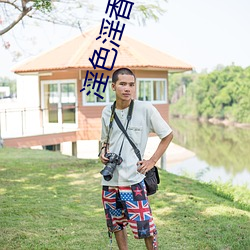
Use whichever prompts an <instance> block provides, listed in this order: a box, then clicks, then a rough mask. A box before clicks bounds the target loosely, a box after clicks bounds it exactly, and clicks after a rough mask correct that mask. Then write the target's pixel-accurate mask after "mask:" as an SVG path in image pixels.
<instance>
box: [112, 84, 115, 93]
mask: <svg viewBox="0 0 250 250" xmlns="http://www.w3.org/2000/svg"><path fill="white" fill-rule="evenodd" d="M111 86H112V90H113V91H115V83H113V82H112V85H111Z"/></svg>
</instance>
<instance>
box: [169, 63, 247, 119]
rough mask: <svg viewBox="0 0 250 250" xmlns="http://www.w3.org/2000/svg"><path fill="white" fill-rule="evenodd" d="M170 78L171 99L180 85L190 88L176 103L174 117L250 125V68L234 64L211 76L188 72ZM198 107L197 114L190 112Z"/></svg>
mask: <svg viewBox="0 0 250 250" xmlns="http://www.w3.org/2000/svg"><path fill="white" fill-rule="evenodd" d="M169 79H170V87H169V89H170V91H169V92H170V98H172V97H173V96H174V95H175V93H176V92H177V91H178V88H179V87H180V86H182V85H185V87H186V92H185V94H183V95H182V96H181V97H180V98H179V99H178V100H177V101H176V102H175V107H174V108H173V109H172V110H173V112H174V113H173V114H174V115H182V116H183V115H186V116H188V115H192V116H194V115H196V117H197V118H201V117H203V118H207V119H208V118H217V119H227V120H229V121H232V122H234V121H235V122H241V123H250V98H249V96H250V67H248V68H246V69H243V68H241V67H239V66H234V65H232V66H227V67H224V68H222V67H220V68H219V69H217V70H214V71H213V72H211V73H209V74H196V73H193V74H187V73H184V74H179V76H178V77H176V76H171V77H170V78H169ZM184 105H185V106H186V107H185V109H183V108H182V106H184ZM194 107H195V112H194V111H193V112H192V113H189V110H194Z"/></svg>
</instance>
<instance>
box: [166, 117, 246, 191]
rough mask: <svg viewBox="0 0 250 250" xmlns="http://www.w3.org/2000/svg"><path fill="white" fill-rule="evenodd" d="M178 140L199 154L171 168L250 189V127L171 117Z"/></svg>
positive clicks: (193, 175)
mask: <svg viewBox="0 0 250 250" xmlns="http://www.w3.org/2000/svg"><path fill="white" fill-rule="evenodd" d="M170 125H171V127H172V128H173V130H174V141H173V142H174V143H176V144H178V145H180V146H182V147H185V148H186V149H189V150H191V151H193V152H194V153H195V156H194V157H191V158H189V159H187V160H185V161H182V162H181V163H178V164H176V165H174V166H171V168H169V169H167V171H169V172H172V173H174V174H178V175H184V176H188V177H191V178H194V179H197V180H200V181H204V182H210V181H219V182H223V183H225V182H229V183H231V184H232V185H236V186H238V185H244V186H246V187H247V188H249V189H250V129H249V128H248V129H243V128H236V127H225V126H219V125H212V124H208V123H200V122H198V121H193V120H187V119H179V118H171V119H170Z"/></svg>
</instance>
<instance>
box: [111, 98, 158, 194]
mask: <svg viewBox="0 0 250 250" xmlns="http://www.w3.org/2000/svg"><path fill="white" fill-rule="evenodd" d="M130 105H132V107H133V105H134V102H133V100H132V101H131V104H130ZM131 116H132V113H131ZM114 119H115V121H116V123H117V125H118V127H119V128H120V129H121V131H122V132H123V133H124V135H125V136H126V137H127V139H128V141H129V143H130V144H131V146H132V147H133V149H134V152H135V154H136V156H137V157H138V159H139V161H141V160H142V158H141V153H140V150H139V149H138V148H137V147H136V146H135V144H134V143H133V141H132V140H131V139H130V137H129V135H128V133H127V131H126V130H125V129H124V127H123V125H122V123H121V121H120V119H119V118H118V116H117V115H116V113H115V112H114ZM130 119H131V117H130ZM144 182H145V185H146V189H147V195H152V194H155V193H156V191H157V189H158V184H159V183H160V177H159V173H158V168H157V167H156V166H154V167H153V168H152V169H150V170H149V171H148V172H147V173H146V177H145V179H144Z"/></svg>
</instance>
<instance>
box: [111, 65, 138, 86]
mask: <svg viewBox="0 0 250 250" xmlns="http://www.w3.org/2000/svg"><path fill="white" fill-rule="evenodd" d="M118 75H131V76H134V78H135V74H134V73H133V71H132V70H131V69H129V68H119V69H117V70H115V71H114V72H113V75H112V82H113V83H116V82H117V80H118ZM135 79H136V78H135Z"/></svg>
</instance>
